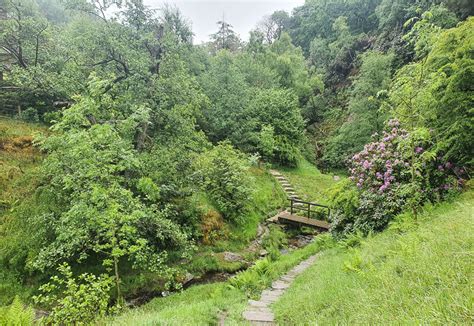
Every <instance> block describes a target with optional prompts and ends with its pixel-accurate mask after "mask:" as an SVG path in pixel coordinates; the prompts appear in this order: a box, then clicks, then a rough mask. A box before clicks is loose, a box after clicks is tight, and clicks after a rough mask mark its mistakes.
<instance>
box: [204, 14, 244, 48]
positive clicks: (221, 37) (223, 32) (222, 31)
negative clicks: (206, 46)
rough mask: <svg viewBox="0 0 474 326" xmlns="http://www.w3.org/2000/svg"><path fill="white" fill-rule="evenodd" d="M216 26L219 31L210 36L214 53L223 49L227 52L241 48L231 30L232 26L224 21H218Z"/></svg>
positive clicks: (239, 42) (238, 39) (238, 40)
mask: <svg viewBox="0 0 474 326" xmlns="http://www.w3.org/2000/svg"><path fill="white" fill-rule="evenodd" d="M216 24H217V26H218V27H219V29H218V31H217V32H216V33H214V34H211V39H212V40H213V42H212V45H213V48H214V51H216V52H217V51H219V50H223V49H224V50H229V51H236V50H238V49H239V48H240V47H241V41H240V38H239V36H238V35H237V34H236V33H235V32H234V30H233V29H232V27H233V26H232V25H231V24H229V23H228V22H226V21H225V20H224V19H222V20H220V21H218V22H217V23H216Z"/></svg>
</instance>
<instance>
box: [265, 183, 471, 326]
mask: <svg viewBox="0 0 474 326" xmlns="http://www.w3.org/2000/svg"><path fill="white" fill-rule="evenodd" d="M473 234H474V191H472V190H471V191H469V192H467V193H464V194H463V195H462V196H461V197H460V198H459V199H458V200H456V201H454V202H452V203H442V204H439V205H437V206H435V207H426V208H425V211H424V213H423V214H422V215H421V216H419V218H418V221H417V222H415V221H414V220H413V217H412V216H410V215H409V214H405V215H402V216H400V217H398V220H397V221H395V222H394V223H393V224H392V225H391V227H390V228H389V230H387V231H385V232H383V233H381V234H378V235H376V236H373V237H369V238H368V239H366V240H362V242H361V244H360V246H357V241H355V242H354V243H355V244H356V247H349V248H347V245H346V246H341V247H340V248H337V249H332V250H329V251H326V252H324V254H323V255H322V256H321V257H320V259H318V261H317V263H316V264H315V265H314V266H312V267H311V268H310V269H308V270H307V271H306V272H305V273H304V274H302V275H301V277H299V278H298V279H297V280H296V282H295V283H294V284H293V286H292V287H291V288H290V289H289V290H288V291H287V293H286V294H285V295H284V296H283V297H282V298H281V299H280V301H278V302H277V303H276V304H275V305H274V311H275V314H276V318H277V321H278V322H279V323H280V324H282V325H309V324H320V325H334V324H366V325H367V324H372V325H385V324H411V325H413V324H458V325H460V324H464V325H467V324H472V323H473V322H474V313H473V312H474V309H473V295H472V293H473V290H474V269H473V266H474V251H473V249H474V237H473Z"/></svg>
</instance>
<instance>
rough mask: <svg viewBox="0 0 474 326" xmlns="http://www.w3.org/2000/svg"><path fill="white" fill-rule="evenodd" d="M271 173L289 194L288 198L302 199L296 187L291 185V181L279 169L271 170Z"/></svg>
mask: <svg viewBox="0 0 474 326" xmlns="http://www.w3.org/2000/svg"><path fill="white" fill-rule="evenodd" d="M270 174H271V175H273V177H275V179H277V181H278V182H279V183H280V185H281V186H282V187H283V190H284V191H285V193H286V194H287V196H288V198H294V199H297V200H301V198H300V197H299V196H298V194H297V193H296V191H295V189H294V188H293V186H292V185H291V183H290V182H289V181H288V180H287V179H286V177H285V176H284V175H283V174H281V173H280V172H278V171H277V170H270Z"/></svg>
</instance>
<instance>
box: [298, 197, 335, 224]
mask: <svg viewBox="0 0 474 326" xmlns="http://www.w3.org/2000/svg"><path fill="white" fill-rule="evenodd" d="M296 203H301V204H303V205H295V204H296ZM312 207H321V208H323V209H324V210H327V217H326V218H327V220H328V221H329V216H330V215H331V208H330V207H329V206H326V205H321V204H316V203H311V202H309V201H303V200H299V199H293V198H290V214H291V215H293V213H296V211H298V210H300V211H304V212H306V217H308V218H312V216H311V213H318V211H316V210H312V209H311V208H312Z"/></svg>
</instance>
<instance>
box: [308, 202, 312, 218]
mask: <svg viewBox="0 0 474 326" xmlns="http://www.w3.org/2000/svg"><path fill="white" fill-rule="evenodd" d="M308 218H311V204H310V203H308Z"/></svg>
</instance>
